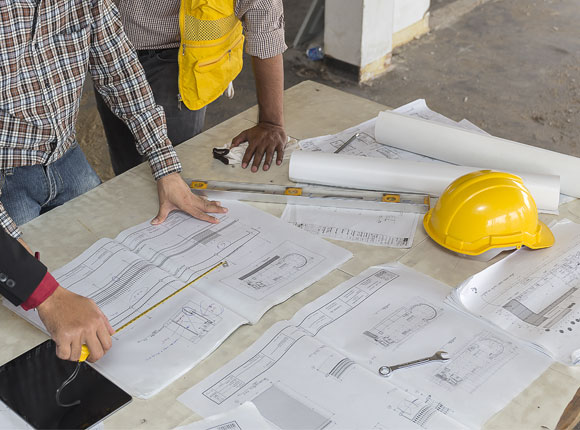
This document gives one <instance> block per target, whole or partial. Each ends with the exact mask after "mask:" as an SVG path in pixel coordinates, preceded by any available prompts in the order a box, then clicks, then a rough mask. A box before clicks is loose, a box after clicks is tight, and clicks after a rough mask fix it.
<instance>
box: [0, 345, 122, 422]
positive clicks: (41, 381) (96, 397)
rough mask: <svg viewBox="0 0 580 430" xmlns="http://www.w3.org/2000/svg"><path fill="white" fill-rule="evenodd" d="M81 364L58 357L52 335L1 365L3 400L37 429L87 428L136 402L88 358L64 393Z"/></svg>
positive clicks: (0, 397) (1, 392)
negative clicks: (62, 405)
mask: <svg viewBox="0 0 580 430" xmlns="http://www.w3.org/2000/svg"><path fill="white" fill-rule="evenodd" d="M76 365H77V363H75V362H72V361H67V360H61V359H59V358H58V357H57V356H56V345H55V343H54V342H53V341H52V340H47V341H46V342H44V343H41V344H40V345H38V346H36V347H34V348H33V349H31V350H30V351H27V352H25V353H24V354H22V355H20V356H18V357H16V358H14V359H13V360H11V361H9V362H8V363H6V364H4V365H3V366H1V367H0V399H1V400H2V401H3V402H4V403H5V404H6V405H7V406H8V407H9V408H10V409H12V410H13V411H14V412H16V413H17V414H18V415H19V416H20V417H22V418H23V419H24V420H25V421H26V422H27V423H28V424H30V425H31V426H32V427H34V428H37V429H87V428H90V427H92V426H94V425H95V424H97V423H99V422H100V421H102V420H103V419H105V418H106V417H107V416H109V415H110V414H112V413H113V412H115V411H117V410H118V409H119V408H121V407H123V406H125V405H126V404H127V403H129V402H130V401H131V396H130V395H129V394H127V393H126V392H125V391H123V390H122V389H121V388H119V387H118V386H116V385H115V384H113V383H112V382H111V381H109V380H108V379H107V378H105V377H104V376H103V375H101V374H100V373H99V372H97V371H96V370H95V369H93V368H92V367H91V366H89V365H88V364H87V363H82V364H81V366H82V367H81V369H80V371H79V374H78V375H77V377H76V378H75V380H74V381H72V382H71V383H70V384H69V385H67V386H66V387H65V388H64V390H63V391H62V393H61V401H63V402H64V403H69V402H73V401H75V400H80V402H81V403H80V404H79V405H77V406H71V407H61V406H58V405H57V403H56V390H57V388H59V387H60V385H61V384H62V382H63V381H64V380H66V379H67V378H68V377H69V376H70V375H71V374H72V372H73V371H74V369H75V367H76Z"/></svg>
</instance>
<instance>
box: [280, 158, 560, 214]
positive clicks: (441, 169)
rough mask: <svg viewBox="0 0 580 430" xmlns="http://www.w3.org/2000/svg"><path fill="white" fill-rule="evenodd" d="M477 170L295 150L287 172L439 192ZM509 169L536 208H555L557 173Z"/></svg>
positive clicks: (323, 180)
mask: <svg viewBox="0 0 580 430" xmlns="http://www.w3.org/2000/svg"><path fill="white" fill-rule="evenodd" d="M476 170H481V167H466V166H454V165H451V164H442V163H423V162H419V161H408V160H390V159H388V158H370V157H357V156H355V155H343V154H329V153H325V152H309V151H295V152H294V153H293V154H292V156H291V157H290V170H289V175H290V180H292V181H295V182H305V183H309V184H318V185H330V186H335V187H345V188H356V189H361V190H377V191H399V192H411V193H422V194H430V195H433V196H440V195H441V193H442V192H443V190H445V188H447V186H448V185H449V184H450V183H451V182H453V181H454V180H455V179H457V178H459V177H460V176H463V175H465V174H467V173H470V172H474V171H476ZM510 173H514V174H516V175H518V176H520V177H522V179H523V181H524V185H525V186H526V187H527V188H528V190H530V193H531V194H532V196H533V197H534V200H535V202H536V206H537V207H538V210H540V211H543V212H554V211H557V210H558V201H559V195H560V178H559V177H558V176H553V175H534V174H527V173H526V174H521V175H520V174H518V173H515V172H510Z"/></svg>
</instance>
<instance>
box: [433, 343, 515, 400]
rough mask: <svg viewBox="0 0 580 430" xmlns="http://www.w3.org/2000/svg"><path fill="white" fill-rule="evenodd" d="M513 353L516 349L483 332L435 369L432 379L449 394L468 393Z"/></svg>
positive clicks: (512, 345)
mask: <svg viewBox="0 0 580 430" xmlns="http://www.w3.org/2000/svg"><path fill="white" fill-rule="evenodd" d="M517 353H518V347H517V346H516V345H514V344H512V343H509V342H506V340H505V339H502V338H499V337H498V336H496V335H494V334H493V333H490V332H485V331H484V332H481V333H479V334H478V335H477V336H476V338H475V339H474V340H473V341H472V342H470V343H469V344H468V345H467V346H466V347H465V348H463V349H462V350H461V351H459V352H458V353H456V354H455V355H454V356H453V360H450V361H449V362H445V363H443V364H441V365H439V370H438V371H437V373H436V374H435V376H434V378H435V380H436V381H437V382H438V383H439V384H441V386H443V387H446V388H447V389H449V390H455V389H460V390H462V391H466V392H470V393H471V392H473V391H474V390H476V389H477V388H478V387H479V386H480V385H481V384H482V383H483V382H484V381H486V380H487V379H488V378H489V376H490V375H491V374H493V373H494V372H496V371H497V370H498V369H500V368H501V367H502V366H504V365H505V364H506V363H508V362H509V361H510V360H511V359H513V358H514V357H516V355H517Z"/></svg>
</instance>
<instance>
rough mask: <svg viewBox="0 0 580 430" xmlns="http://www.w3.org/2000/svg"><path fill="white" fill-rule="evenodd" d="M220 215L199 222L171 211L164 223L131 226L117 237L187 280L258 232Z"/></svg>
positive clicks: (236, 220) (153, 262) (238, 221)
mask: <svg viewBox="0 0 580 430" xmlns="http://www.w3.org/2000/svg"><path fill="white" fill-rule="evenodd" d="M222 218H223V219H222V222H221V223H220V224H207V223H206V224H199V223H195V222H194V221H193V219H192V218H191V217H190V216H188V215H186V214H183V213H175V214H172V216H171V217H170V219H168V222H167V225H165V223H164V224H163V225H162V226H153V228H152V226H143V227H142V228H141V229H137V230H135V229H134V231H132V232H131V233H129V234H127V235H124V236H122V237H121V243H122V244H123V245H125V246H126V247H127V248H129V249H130V250H132V251H134V252H136V253H138V254H140V255H143V256H145V258H146V259H147V260H148V261H150V262H151V263H152V264H154V265H155V266H158V267H162V268H163V269H164V270H167V271H168V272H170V273H171V274H173V275H174V276H176V277H178V278H180V279H183V280H184V281H190V280H192V279H194V278H195V277H196V276H199V275H200V274H201V273H203V272H205V271H206V270H208V269H210V268H211V267H213V266H215V265H216V264H217V263H219V262H221V261H224V260H227V259H228V258H230V257H232V255H233V254H235V253H236V252H237V251H238V250H239V249H240V248H242V247H244V246H247V245H248V244H249V243H250V242H251V241H252V240H254V239H256V238H257V237H258V236H259V235H260V231H259V230H257V229H255V228H253V227H250V226H248V225H246V224H245V223H244V222H242V221H241V220H240V219H238V218H233V217H227V216H222ZM258 246H259V245H258Z"/></svg>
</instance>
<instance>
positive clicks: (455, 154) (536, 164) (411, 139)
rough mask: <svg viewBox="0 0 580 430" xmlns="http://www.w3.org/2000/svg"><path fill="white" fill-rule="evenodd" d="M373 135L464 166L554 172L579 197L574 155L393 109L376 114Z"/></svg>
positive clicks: (578, 163)
mask: <svg viewBox="0 0 580 430" xmlns="http://www.w3.org/2000/svg"><path fill="white" fill-rule="evenodd" d="M375 138H376V140H377V142H380V143H382V144H385V145H389V146H394V147H397V148H401V149H404V150H407V151H411V152H415V153H417V154H423V155H427V156H429V157H432V158H437V159H438V160H443V161H449V162H451V163H455V164H460V165H464V166H476V167H482V168H486V169H494V170H500V171H504V172H511V173H513V172H521V173H534V174H542V175H557V176H560V182H561V188H562V193H564V194H568V195H570V196H574V197H580V158H577V157H573V156H570V155H565V154H561V153H559V152H554V151H549V150H547V149H542V148H536V147H535V146H530V145H525V144H523V143H518V142H513V141H511V140H506V139H501V138H499V137H493V136H486V135H483V134H479V133H475V132H472V131H468V130H462V129H459V128H456V127H451V126H448V125H445V124H439V123H434V122H431V121H426V120H422V119H418V118H410V117H407V116H403V115H400V114H397V113H393V112H381V113H380V114H379V117H378V119H377V122H376V125H375ZM520 176H521V175H520Z"/></svg>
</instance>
